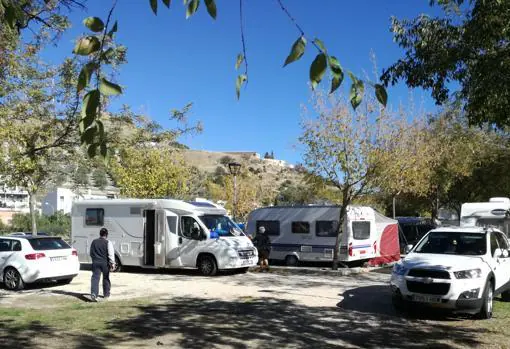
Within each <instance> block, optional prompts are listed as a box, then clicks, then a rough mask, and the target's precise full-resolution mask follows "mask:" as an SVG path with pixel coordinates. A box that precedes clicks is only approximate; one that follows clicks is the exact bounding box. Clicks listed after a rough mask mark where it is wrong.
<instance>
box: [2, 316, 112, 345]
mask: <svg viewBox="0 0 510 349" xmlns="http://www.w3.org/2000/svg"><path fill="white" fill-rule="evenodd" d="M0 329H1V331H0V348H25V349H32V348H34V349H37V348H44V347H47V348H50V347H52V348H73V347H76V348H80V349H87V348H99V349H101V348H106V346H105V345H104V344H103V343H102V340H101V339H98V338H96V337H94V336H92V335H83V334H66V336H65V343H62V342H59V337H60V335H61V334H60V333H58V331H57V330H55V329H54V328H52V327H51V326H48V325H43V324H41V323H40V322H39V321H32V322H30V323H28V324H19V323H16V322H15V321H13V320H0ZM49 343H51V345H49ZM73 343H74V344H76V346H74V345H73Z"/></svg>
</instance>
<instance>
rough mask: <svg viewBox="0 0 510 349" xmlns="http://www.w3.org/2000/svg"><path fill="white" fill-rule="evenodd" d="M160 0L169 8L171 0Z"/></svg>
mask: <svg viewBox="0 0 510 349" xmlns="http://www.w3.org/2000/svg"><path fill="white" fill-rule="evenodd" d="M162 1H163V4H165V6H166V7H167V8H170V2H171V0H162Z"/></svg>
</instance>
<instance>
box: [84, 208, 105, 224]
mask: <svg viewBox="0 0 510 349" xmlns="http://www.w3.org/2000/svg"><path fill="white" fill-rule="evenodd" d="M103 224H104V210H103V209H102V208H87V210H86V211H85V225H103Z"/></svg>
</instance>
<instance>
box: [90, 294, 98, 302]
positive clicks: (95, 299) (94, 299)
mask: <svg viewBox="0 0 510 349" xmlns="http://www.w3.org/2000/svg"><path fill="white" fill-rule="evenodd" d="M90 301H91V302H97V296H96V295H95V294H91V295H90Z"/></svg>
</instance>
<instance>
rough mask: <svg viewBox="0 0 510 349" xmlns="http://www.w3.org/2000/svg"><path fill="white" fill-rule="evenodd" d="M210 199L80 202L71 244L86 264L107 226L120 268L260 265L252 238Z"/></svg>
mask: <svg viewBox="0 0 510 349" xmlns="http://www.w3.org/2000/svg"><path fill="white" fill-rule="evenodd" d="M226 213H227V212H226V211H225V209H224V208H223V207H221V206H218V205H215V204H213V203H211V202H207V201H193V202H184V201H180V200H166V199H165V200H163V199H158V200H151V199H113V200H83V201H77V202H75V203H74V204H73V208H72V228H71V229H72V230H71V242H72V244H73V246H74V248H76V250H77V251H78V257H79V260H80V262H82V263H91V260H90V257H89V247H90V244H91V242H92V240H94V239H96V238H97V237H98V236H99V230H100V228H102V227H106V228H107V229H108V231H109V234H108V240H110V241H112V242H113V245H114V247H115V259H116V262H117V264H118V265H119V266H140V267H148V268H198V269H199V270H200V271H201V273H202V274H204V275H214V274H216V272H217V271H218V270H222V269H240V270H243V271H246V270H247V269H248V267H251V266H255V265H256V264H257V251H256V249H255V248H254V247H253V244H252V243H251V240H250V239H249V238H248V237H247V236H246V235H244V233H243V232H242V231H241V229H239V227H238V226H237V225H236V224H235V223H234V222H232V220H231V219H230V218H229V217H228V216H227V215H226Z"/></svg>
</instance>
